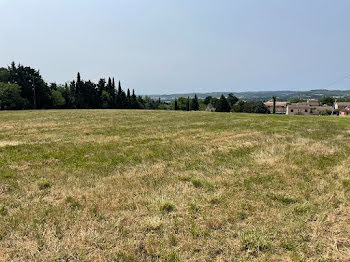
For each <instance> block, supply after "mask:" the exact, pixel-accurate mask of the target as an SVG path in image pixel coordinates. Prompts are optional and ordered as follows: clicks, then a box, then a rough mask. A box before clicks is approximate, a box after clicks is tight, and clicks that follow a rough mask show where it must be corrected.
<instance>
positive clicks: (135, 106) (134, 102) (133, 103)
mask: <svg viewBox="0 0 350 262" xmlns="http://www.w3.org/2000/svg"><path fill="white" fill-rule="evenodd" d="M131 108H133V109H138V108H139V107H138V103H137V97H136V95H135V90H134V89H133V90H132V95H131Z"/></svg>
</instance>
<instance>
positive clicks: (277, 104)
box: [265, 101, 287, 106]
mask: <svg viewBox="0 0 350 262" xmlns="http://www.w3.org/2000/svg"><path fill="white" fill-rule="evenodd" d="M265 105H266V106H273V102H272V101H268V102H265ZM286 105H287V102H276V106H286Z"/></svg>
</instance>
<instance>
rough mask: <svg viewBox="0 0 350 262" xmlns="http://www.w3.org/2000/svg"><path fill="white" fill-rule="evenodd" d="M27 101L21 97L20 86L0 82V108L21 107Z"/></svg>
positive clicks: (26, 103)
mask: <svg viewBox="0 0 350 262" xmlns="http://www.w3.org/2000/svg"><path fill="white" fill-rule="evenodd" d="M28 103H29V101H27V100H26V99H24V98H23V97H21V87H20V86H18V85H16V84H6V83H1V82H0V109H1V110H4V109H6V110H11V109H23V108H25V107H26V106H27V105H28Z"/></svg>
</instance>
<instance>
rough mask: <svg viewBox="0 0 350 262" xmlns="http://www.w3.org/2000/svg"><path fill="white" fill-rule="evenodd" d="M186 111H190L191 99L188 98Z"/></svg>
mask: <svg viewBox="0 0 350 262" xmlns="http://www.w3.org/2000/svg"><path fill="white" fill-rule="evenodd" d="M186 111H190V97H187V103H186Z"/></svg>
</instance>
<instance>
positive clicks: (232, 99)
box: [227, 93, 239, 108]
mask: <svg viewBox="0 0 350 262" xmlns="http://www.w3.org/2000/svg"><path fill="white" fill-rule="evenodd" d="M238 100H239V99H238V98H237V97H236V96H234V95H233V94H232V93H231V94H228V97H227V102H228V103H229V105H230V107H231V108H232V107H233V106H234V105H235V104H236V103H237V102H238Z"/></svg>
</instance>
